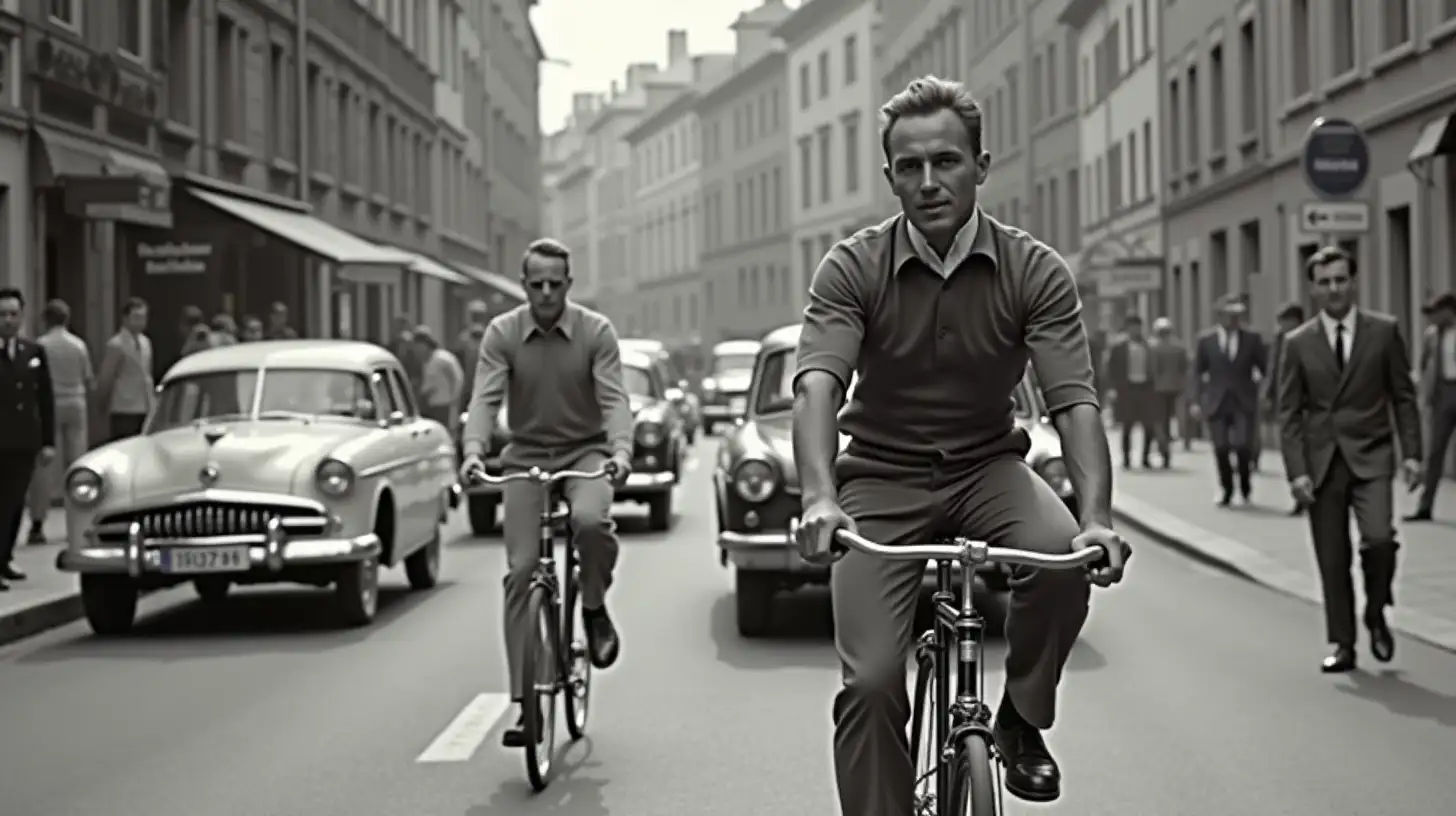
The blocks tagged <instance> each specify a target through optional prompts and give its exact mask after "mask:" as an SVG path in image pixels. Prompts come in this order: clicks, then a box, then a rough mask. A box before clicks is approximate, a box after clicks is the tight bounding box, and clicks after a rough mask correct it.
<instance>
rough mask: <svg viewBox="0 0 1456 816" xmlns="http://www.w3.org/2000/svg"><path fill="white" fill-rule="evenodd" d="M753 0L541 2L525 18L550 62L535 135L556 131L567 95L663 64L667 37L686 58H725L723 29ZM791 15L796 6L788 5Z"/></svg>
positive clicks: (728, 34)
mask: <svg viewBox="0 0 1456 816" xmlns="http://www.w3.org/2000/svg"><path fill="white" fill-rule="evenodd" d="M758 4H759V0H541V2H540V4H539V5H537V6H536V8H535V9H534V10H533V11H532V13H531V17H532V20H534V21H535V24H536V35H537V36H538V37H540V39H541V46H542V48H544V49H546V56H547V57H548V58H550V59H555V60H562V61H564V62H569V63H571V64H570V65H569V66H563V65H556V64H552V63H547V64H545V65H543V66H541V129H542V131H543V132H545V133H550V132H552V131H554V130H557V129H559V128H560V127H561V126H562V124H563V123H564V122H565V121H566V117H567V115H568V114H569V113H570V112H571V95H572V94H573V93H576V92H578V91H582V92H585V91H600V92H605V91H607V90H608V89H609V88H610V87H611V83H612V80H617V82H619V83H620V82H622V81H623V77H624V76H625V74H626V70H627V65H628V64H630V63H633V62H656V63H658V64H659V65H661V64H663V63H665V62H666V61H667V31H668V29H670V28H683V29H687V32H688V51H690V52H692V53H695V54H700V53H704V52H722V53H730V52H732V50H733V32H732V31H729V30H728V26H729V25H731V24H732V23H733V21H734V20H736V19H738V15H739V14H740V13H741V12H744V11H747V10H748V9H751V8H754V7H756V6H758ZM789 5H790V6H791V7H796V6H798V5H799V4H798V2H793V0H791V2H790V3H789Z"/></svg>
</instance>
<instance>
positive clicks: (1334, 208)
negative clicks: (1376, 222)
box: [1299, 201, 1370, 233]
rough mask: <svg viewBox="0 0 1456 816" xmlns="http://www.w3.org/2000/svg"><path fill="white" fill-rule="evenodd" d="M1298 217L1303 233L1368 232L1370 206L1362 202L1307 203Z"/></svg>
mask: <svg viewBox="0 0 1456 816" xmlns="http://www.w3.org/2000/svg"><path fill="white" fill-rule="evenodd" d="M1299 216H1300V217H1299V223H1300V226H1301V227H1302V228H1303V229H1304V231H1305V232H1311V233H1321V232H1369V231H1370V205H1369V204H1368V203H1366V202H1364V201H1307V202H1305V203H1304V206H1303V207H1301V208H1300V212H1299Z"/></svg>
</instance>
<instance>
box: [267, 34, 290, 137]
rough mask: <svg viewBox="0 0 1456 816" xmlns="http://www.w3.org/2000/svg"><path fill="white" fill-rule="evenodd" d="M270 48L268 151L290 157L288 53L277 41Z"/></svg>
mask: <svg viewBox="0 0 1456 816" xmlns="http://www.w3.org/2000/svg"><path fill="white" fill-rule="evenodd" d="M268 50H269V53H268V83H269V86H270V87H269V88H268V91H269V94H268V97H269V99H268V123H267V124H268V130H267V133H268V148H269V150H268V153H269V155H271V156H277V157H280V158H289V157H290V154H289V152H288V143H289V141H290V139H289V138H288V113H289V109H290V105H289V104H288V96H289V94H288V89H289V88H290V87H291V86H292V83H291V82H290V81H289V76H288V73H289V72H288V53H287V52H285V51H284V50H283V46H282V45H280V44H278V43H276V42H275V43H273V44H272V45H271V46H270V47H269V49H268Z"/></svg>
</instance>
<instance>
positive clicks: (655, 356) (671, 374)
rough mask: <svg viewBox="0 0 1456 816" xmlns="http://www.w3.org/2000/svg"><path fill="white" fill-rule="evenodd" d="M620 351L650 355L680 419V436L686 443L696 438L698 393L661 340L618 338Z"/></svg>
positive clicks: (699, 413) (700, 408)
mask: <svg viewBox="0 0 1456 816" xmlns="http://www.w3.org/2000/svg"><path fill="white" fill-rule="evenodd" d="M619 343H620V345H621V347H622V350H623V351H629V350H630V351H640V352H642V353H643V354H646V355H648V356H649V357H651V358H652V360H653V363H654V364H655V366H656V368H657V374H658V376H659V377H660V378H661V379H662V381H663V382H664V383H667V391H666V394H667V399H668V400H669V401H670V402H671V403H672V404H673V407H674V408H675V409H676V410H677V415H678V417H680V418H681V419H682V424H683V436H685V437H686V438H687V441H688V444H690V445H691V444H692V443H693V440H694V439H696V438H697V435H698V429H699V428H701V427H703V406H702V401H701V400H700V399H699V398H698V395H697V394H695V393H693V392H692V390H691V389H690V388H689V387H688V378H687V377H686V376H684V375H683V373H682V371H681V370H680V369H679V368H678V363H677V361H676V360H675V359H673V355H672V353H671V352H670V351H668V348H667V345H666V344H665V343H663V342H662V341H661V340H644V339H642V338H638V337H624V338H622V339H621V340H620V341H619Z"/></svg>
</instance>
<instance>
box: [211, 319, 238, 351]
mask: <svg viewBox="0 0 1456 816" xmlns="http://www.w3.org/2000/svg"><path fill="white" fill-rule="evenodd" d="M237 342H238V324H237V323H236V322H235V321H234V320H233V316H232V315H230V314H228V313H226V312H221V313H219V314H216V315H213V317H212V344H213V345H214V346H232V345H237Z"/></svg>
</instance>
